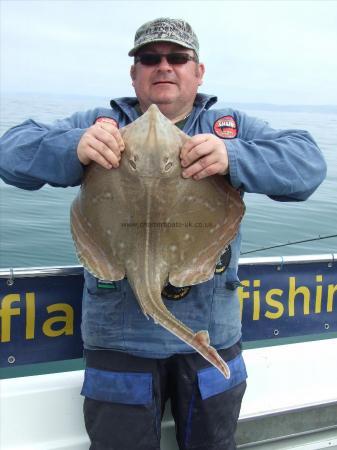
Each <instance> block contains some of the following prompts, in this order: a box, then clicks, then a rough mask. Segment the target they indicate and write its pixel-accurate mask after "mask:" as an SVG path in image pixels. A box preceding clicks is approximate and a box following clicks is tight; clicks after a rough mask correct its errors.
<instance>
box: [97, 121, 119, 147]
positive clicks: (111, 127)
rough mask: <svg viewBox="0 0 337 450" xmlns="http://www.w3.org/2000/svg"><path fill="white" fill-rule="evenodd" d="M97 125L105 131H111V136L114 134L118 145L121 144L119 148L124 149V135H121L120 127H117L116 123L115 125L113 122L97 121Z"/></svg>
mask: <svg viewBox="0 0 337 450" xmlns="http://www.w3.org/2000/svg"><path fill="white" fill-rule="evenodd" d="M97 125H98V126H99V127H100V128H101V129H103V130H104V131H106V132H107V133H109V134H110V135H111V136H113V137H114V138H115V141H116V142H117V145H118V146H119V149H120V150H121V151H123V150H124V148H125V145H124V141H123V138H122V136H121V134H120V132H119V130H118V128H117V127H116V126H115V125H113V124H111V123H109V122H104V121H102V122H97Z"/></svg>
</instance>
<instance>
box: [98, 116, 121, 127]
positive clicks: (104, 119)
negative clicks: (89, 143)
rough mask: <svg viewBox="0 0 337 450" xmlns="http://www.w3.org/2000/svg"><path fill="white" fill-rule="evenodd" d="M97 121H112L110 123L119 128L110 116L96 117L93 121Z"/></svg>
mask: <svg viewBox="0 0 337 450" xmlns="http://www.w3.org/2000/svg"><path fill="white" fill-rule="evenodd" d="M97 122H107V123H112V125H114V126H115V127H117V128H119V125H118V122H117V121H116V120H115V119H112V118H111V117H98V118H97V119H96V120H95V123H97Z"/></svg>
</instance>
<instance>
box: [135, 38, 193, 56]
mask: <svg viewBox="0 0 337 450" xmlns="http://www.w3.org/2000/svg"><path fill="white" fill-rule="evenodd" d="M153 42H172V43H173V44H178V45H181V47H184V48H189V49H190V50H194V51H195V53H196V54H198V53H197V52H196V50H195V49H194V48H193V47H191V46H188V45H186V44H185V42H181V41H178V40H176V39H169V38H163V39H148V40H147V41H144V42H142V43H141V44H140V45H136V47H133V48H132V49H131V50H130V51H129V53H128V55H129V56H135V54H136V53H137V51H138V50H139V49H140V48H141V47H144V45H148V44H152V43H153Z"/></svg>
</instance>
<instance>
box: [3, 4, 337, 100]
mask: <svg viewBox="0 0 337 450" xmlns="http://www.w3.org/2000/svg"><path fill="white" fill-rule="evenodd" d="M0 3H1V73H0V75H1V91H2V92H47V93H56V94H71V93H73V94H84V95H104V96H106V95H108V96H111V97H115V96H124V95H132V94H133V90H132V86H131V83H130V78H129V67H130V64H131V62H132V59H131V58H129V57H128V56H127V52H128V50H129V49H130V48H131V47H132V44H133V38H134V33H135V31H136V29H137V28H138V27H139V26H140V25H141V24H143V23H144V22H146V21H147V20H151V19H153V18H156V17H162V16H170V17H181V18H184V19H186V20H188V21H189V22H190V23H191V25H192V27H193V28H194V29H195V31H196V33H197V35H198V37H199V41H200V47H201V60H202V61H203V62H204V63H205V64H206V76H205V81H204V84H203V86H202V87H201V89H200V91H202V92H206V93H210V94H216V95H218V97H219V99H220V100H223V101H229V102H267V103H279V104H335V105H336V104H337V57H336V55H337V2H336V1H333V0H331V1H325V0H316V1H306V0H303V1H291V0H289V1H287V0H283V1H269V2H268V1H255V0H247V1H220V0H219V1H192V0H190V1H172V0H171V1H160V0H157V1H114V0H105V1H101V0H97V1H93V0H77V1H76V0H75V1H73V0H67V1H63V0H40V1H31V0H20V1H18V0H0Z"/></svg>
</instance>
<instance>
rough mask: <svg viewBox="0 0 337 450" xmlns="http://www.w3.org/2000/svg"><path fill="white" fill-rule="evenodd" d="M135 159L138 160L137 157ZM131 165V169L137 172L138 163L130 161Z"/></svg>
mask: <svg viewBox="0 0 337 450" xmlns="http://www.w3.org/2000/svg"><path fill="white" fill-rule="evenodd" d="M134 159H136V157H135V158H134ZM129 165H130V166H131V168H132V169H133V170H136V169H137V166H136V163H135V161H134V160H132V159H129Z"/></svg>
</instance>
